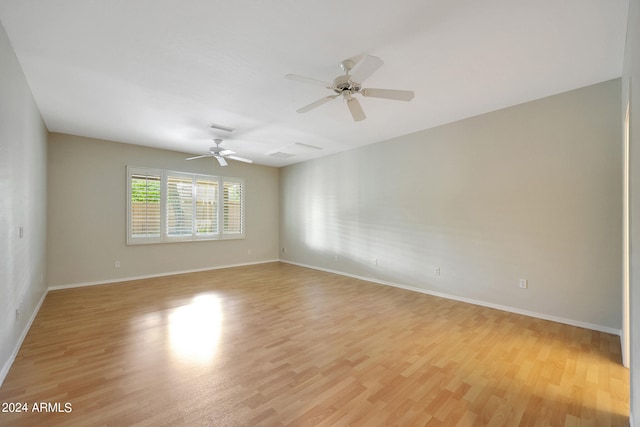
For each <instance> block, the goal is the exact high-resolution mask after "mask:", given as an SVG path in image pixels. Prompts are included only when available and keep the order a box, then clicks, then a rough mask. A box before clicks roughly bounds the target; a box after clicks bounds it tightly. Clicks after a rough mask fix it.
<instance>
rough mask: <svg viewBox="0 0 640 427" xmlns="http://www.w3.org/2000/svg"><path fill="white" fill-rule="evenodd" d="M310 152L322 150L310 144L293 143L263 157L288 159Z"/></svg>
mask: <svg viewBox="0 0 640 427" xmlns="http://www.w3.org/2000/svg"><path fill="white" fill-rule="evenodd" d="M310 150H322V147H318V146H316V145H311V144H303V143H302V142H294V143H293V144H289V145H285V146H284V147H280V148H277V149H275V150H273V151H269V152H268V153H265V154H264V155H265V156H269V157H276V158H278V159H290V158H291V157H295V156H297V155H300V154H302V155H304V154H305V153H308V152H309V151H310Z"/></svg>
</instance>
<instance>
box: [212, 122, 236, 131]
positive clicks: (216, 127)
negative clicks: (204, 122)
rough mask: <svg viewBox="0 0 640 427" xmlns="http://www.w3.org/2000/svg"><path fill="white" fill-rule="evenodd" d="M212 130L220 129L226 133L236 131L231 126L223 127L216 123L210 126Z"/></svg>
mask: <svg viewBox="0 0 640 427" xmlns="http://www.w3.org/2000/svg"><path fill="white" fill-rule="evenodd" d="M209 127H210V128H211V129H218V130H223V131H225V132H233V131H234V130H235V129H234V128H231V127H229V126H223V125H218V124H215V123H211V126H209Z"/></svg>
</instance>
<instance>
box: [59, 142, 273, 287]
mask: <svg viewBox="0 0 640 427" xmlns="http://www.w3.org/2000/svg"><path fill="white" fill-rule="evenodd" d="M185 157H188V155H186V154H184V153H178V152H173V151H165V150H157V149H153V148H147V147H140V146H134V145H129V144H122V143H117V142H109V141H102V140H96V139H90V138H84V137H78V136H71V135H64V134H55V133H52V134H50V136H49V156H48V167H49V173H48V194H49V201H50V204H49V213H48V226H49V228H48V230H49V233H48V239H47V244H48V246H47V247H48V251H49V252H48V263H47V265H48V267H47V269H48V273H49V285H50V286H64V285H73V284H81V283H93V282H104V281H113V280H118V279H121V278H130V277H140V276H148V275H157V274H163V273H171V272H178V271H189V270H197V269H206V268H214V267H219V266H226V265H234V264H243V263H251V262H260V261H268V260H273V259H277V258H278V215H279V212H278V208H279V206H278V199H279V184H278V180H279V176H278V170H277V169H276V168H272V167H267V166H258V165H246V164H243V163H238V162H229V166H227V167H225V168H220V167H217V166H215V165H214V163H213V161H212V160H210V159H203V160H196V161H190V162H187V161H185V160H184V159H185ZM127 165H132V166H144V167H152V168H162V169H168V170H176V171H183V172H194V173H203V174H210V175H216V174H220V175H224V176H233V177H240V178H244V179H245V180H246V181H245V185H246V238H245V239H243V240H229V241H206V242H182V243H163V244H154V245H136V246H127V245H126V244H125V242H126V166H127ZM249 251H251V254H249V253H248V252H249ZM116 260H119V261H120V265H121V267H120V268H115V267H114V265H115V261H116Z"/></svg>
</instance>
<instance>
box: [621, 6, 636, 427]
mask: <svg viewBox="0 0 640 427" xmlns="http://www.w3.org/2000/svg"><path fill="white" fill-rule="evenodd" d="M639 40H640V1H638V0H632V1H630V2H629V22H628V26H627V45H626V47H625V58H624V73H623V76H622V83H623V90H622V94H623V105H624V106H625V108H626V104H627V102H626V101H627V99H628V95H629V94H630V95H631V99H630V102H629V103H630V107H631V108H630V130H631V132H630V179H629V182H630V193H631V194H630V227H631V229H630V240H631V241H630V246H631V256H630V284H629V285H630V317H631V319H630V320H631V321H630V326H631V328H630V332H631V334H630V335H631V340H630V343H631V346H630V347H631V363H630V367H631V402H630V404H631V405H630V406H631V413H632V414H633V415H634V420H633V421H634V422H635V425H636V426H638V425H640V54H639V52H640V43H639V42H638V41H639Z"/></svg>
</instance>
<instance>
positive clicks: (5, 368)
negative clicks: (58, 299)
mask: <svg viewBox="0 0 640 427" xmlns="http://www.w3.org/2000/svg"><path fill="white" fill-rule="evenodd" d="M48 293H49V291H48V290H45V291H44V292H43V293H42V297H41V298H40V301H38V304H36V307H35V309H34V310H33V313H32V314H31V317H29V321H28V322H27V324H26V325H25V326H24V329H23V330H22V334H20V338H18V342H17V343H16V345H15V346H14V348H13V352H11V356H9V359H8V360H7V361H6V362H5V364H4V366H3V367H2V370H1V371H0V387H2V384H3V383H4V379H5V378H6V377H7V374H8V373H9V369H11V365H13V362H14V361H15V360H16V356H17V355H18V351H20V347H22V342H23V341H24V339H25V338H26V337H27V334H28V333H29V329H31V324H32V323H33V321H34V320H35V318H36V316H37V315H38V312H39V311H40V307H41V306H42V303H43V302H44V299H45V298H46V297H47V294H48Z"/></svg>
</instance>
